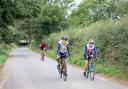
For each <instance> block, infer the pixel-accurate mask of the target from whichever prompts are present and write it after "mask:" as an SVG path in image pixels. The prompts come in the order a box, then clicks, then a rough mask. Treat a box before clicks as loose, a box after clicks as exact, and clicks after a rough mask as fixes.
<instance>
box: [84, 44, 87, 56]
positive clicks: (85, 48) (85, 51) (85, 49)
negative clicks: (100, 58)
mask: <svg viewBox="0 0 128 89" xmlns="http://www.w3.org/2000/svg"><path fill="white" fill-rule="evenodd" d="M86 53H87V46H85V47H84V56H85V57H86Z"/></svg>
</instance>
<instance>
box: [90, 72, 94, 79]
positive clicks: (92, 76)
mask: <svg viewBox="0 0 128 89" xmlns="http://www.w3.org/2000/svg"><path fill="white" fill-rule="evenodd" d="M94 77H95V72H94V71H91V72H90V78H91V80H92V81H93V80H94Z"/></svg>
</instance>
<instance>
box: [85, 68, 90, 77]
mask: <svg viewBox="0 0 128 89" xmlns="http://www.w3.org/2000/svg"><path fill="white" fill-rule="evenodd" d="M88 76H89V70H88V69H87V70H86V76H85V77H86V78H88Z"/></svg>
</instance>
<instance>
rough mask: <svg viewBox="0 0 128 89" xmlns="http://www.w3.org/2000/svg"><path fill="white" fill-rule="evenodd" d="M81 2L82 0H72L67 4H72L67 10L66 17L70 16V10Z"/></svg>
mask: <svg viewBox="0 0 128 89" xmlns="http://www.w3.org/2000/svg"><path fill="white" fill-rule="evenodd" d="M81 2H82V0H74V1H73V2H72V3H71V4H69V6H71V5H72V7H69V10H68V12H67V15H66V17H68V16H70V15H71V13H72V11H73V10H74V9H75V8H77V7H78V5H79V4H80V3H81Z"/></svg>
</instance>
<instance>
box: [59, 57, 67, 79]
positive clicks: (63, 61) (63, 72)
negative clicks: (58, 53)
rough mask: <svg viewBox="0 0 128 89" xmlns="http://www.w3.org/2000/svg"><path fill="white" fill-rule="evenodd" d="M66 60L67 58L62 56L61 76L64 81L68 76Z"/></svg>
mask: <svg viewBox="0 0 128 89" xmlns="http://www.w3.org/2000/svg"><path fill="white" fill-rule="evenodd" d="M65 61H66V60H65V58H64V57H62V58H61V61H60V72H59V74H60V78H62V77H63V79H64V81H66V78H67V75H66V69H65V68H66V67H65V63H66V62H65Z"/></svg>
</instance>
